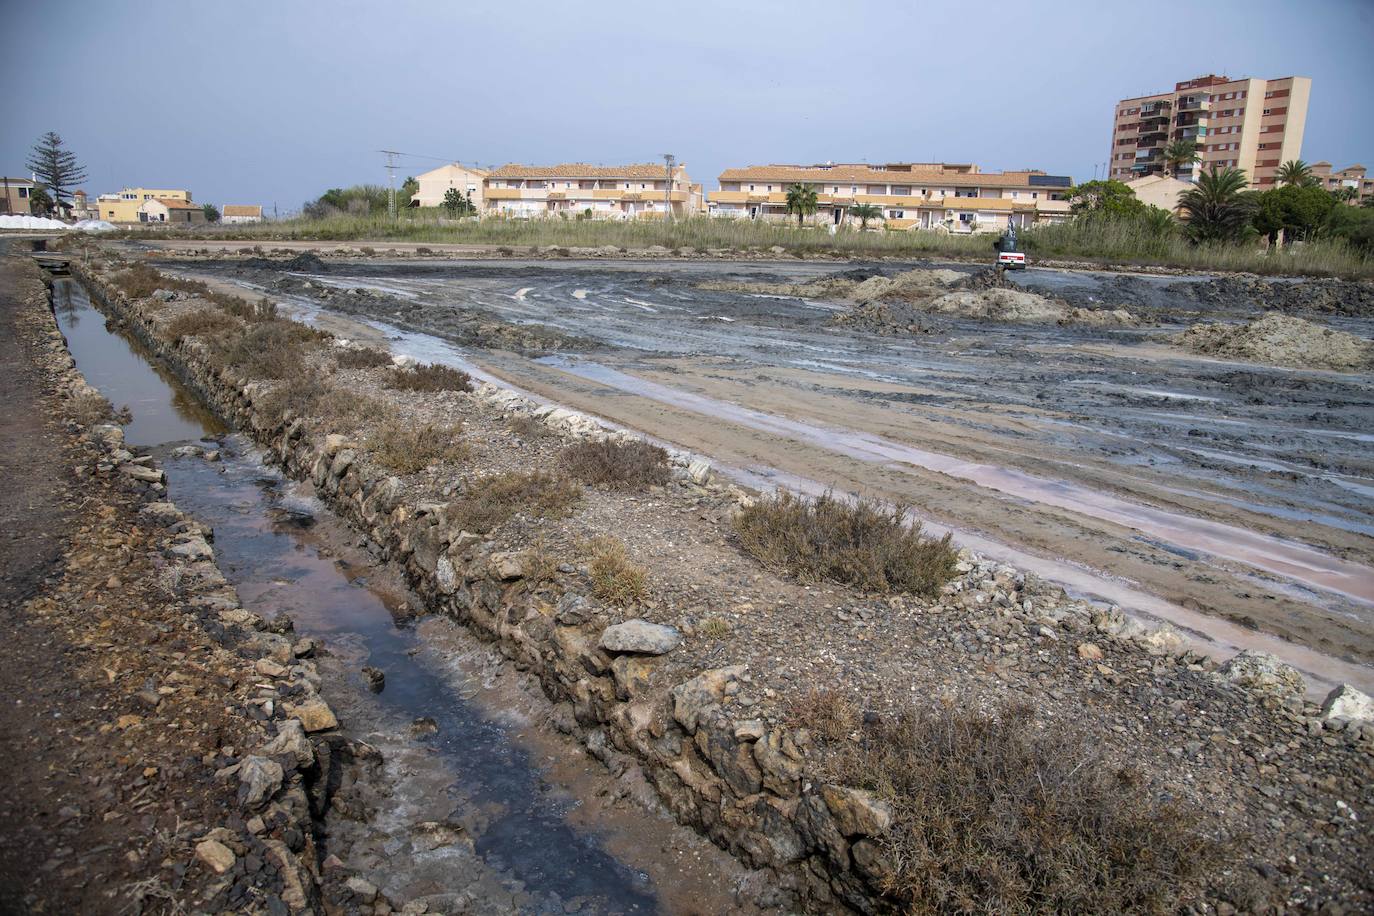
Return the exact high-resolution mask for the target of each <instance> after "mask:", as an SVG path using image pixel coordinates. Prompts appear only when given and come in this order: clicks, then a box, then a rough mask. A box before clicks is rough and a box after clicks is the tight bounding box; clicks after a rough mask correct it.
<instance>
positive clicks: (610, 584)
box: [587, 537, 648, 605]
mask: <svg viewBox="0 0 1374 916" xmlns="http://www.w3.org/2000/svg"><path fill="white" fill-rule="evenodd" d="M590 552H591V559H590V562H589V563H588V565H587V568H588V570H589V571H590V573H591V579H592V594H594V595H596V597H598V598H600V599H601V600H602V601H606V602H609V603H611V604H616V605H626V604H631V603H633V602H636V601H640V600H642V599H643V598H644V596H645V595H646V594H648V572H647V571H646V570H645V569H644V567H642V566H639V565H636V564H635V563H634V562H633V561H631V560H630V558H629V556H627V555H626V553H625V545H624V544H623V543H621V542H620V541H617V540H616V539H615V538H609V537H599V538H595V539H594V540H593V541H592V542H591V548H590Z"/></svg>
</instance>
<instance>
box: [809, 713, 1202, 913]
mask: <svg viewBox="0 0 1374 916" xmlns="http://www.w3.org/2000/svg"><path fill="white" fill-rule="evenodd" d="M1101 748H1102V743H1101V741H1100V740H1098V739H1097V738H1094V737H1092V736H1091V735H1090V734H1088V732H1087V731H1086V730H1083V731H1076V732H1075V731H1068V732H1065V731H1061V732H1056V733H1054V734H1045V733H1042V732H1040V731H1039V730H1038V729H1037V728H1036V726H1035V724H1034V722H1033V721H1032V718H1031V712H1030V709H1029V707H1025V706H1021V707H1016V706H1008V707H1007V708H1005V709H1004V710H1003V711H1002V712H1001V713H1000V714H998V715H996V716H985V715H983V714H981V713H978V712H969V711H962V710H952V709H945V710H942V711H940V712H937V713H929V714H911V715H906V716H903V717H900V718H897V719H895V720H891V721H881V722H879V723H878V724H877V725H875V726H873V727H870V728H868V729H866V730H865V731H864V733H863V737H862V740H861V741H860V742H859V743H857V744H855V743H854V742H851V741H843V740H839V741H837V742H835V743H834V746H833V748H832V750H833V754H832V755H831V757H830V758H829V759H828V763H827V766H828V767H830V768H832V770H833V773H832V775H833V776H834V777H835V778H836V781H837V782H840V783H842V784H845V785H852V786H857V787H859V788H862V789H867V790H868V791H870V792H873V793H874V794H875V795H876V796H878V797H879V798H881V799H882V800H883V801H885V802H886V803H887V804H888V805H890V806H891V808H892V812H893V824H892V827H891V828H890V829H889V831H888V833H887V835H886V836H885V837H883V838H882V841H881V845H882V848H883V852H884V854H885V856H886V857H887V859H888V860H889V863H890V865H891V867H892V871H891V874H890V875H889V877H888V878H887V880H886V881H885V882H884V883H885V887H884V888H883V889H884V891H885V892H886V893H888V894H890V895H892V896H894V897H896V898H897V899H898V900H899V901H900V905H901V906H902V908H903V909H904V910H905V911H906V912H920V913H933V912H941V913H943V912H952V913H1173V912H1176V911H1178V910H1179V909H1180V907H1181V906H1182V904H1183V903H1185V902H1186V901H1187V900H1188V899H1189V897H1190V896H1192V895H1194V894H1195V893H1197V891H1198V890H1199V889H1200V887H1201V886H1202V884H1203V883H1204V882H1205V881H1206V879H1207V876H1208V874H1209V873H1210V872H1211V871H1212V870H1213V869H1214V868H1215V867H1216V866H1217V865H1218V864H1220V863H1221V861H1222V860H1223V858H1224V854H1225V846H1224V845H1223V844H1221V843H1219V842H1217V841H1214V840H1211V839H1209V838H1208V837H1206V836H1205V835H1204V834H1203V833H1202V832H1201V831H1200V830H1199V829H1198V826H1197V824H1198V816H1197V814H1195V813H1194V812H1191V811H1189V810H1187V809H1186V808H1184V807H1183V806H1182V805H1181V804H1179V803H1178V802H1176V801H1171V800H1168V799H1160V798H1157V797H1155V796H1154V795H1153V794H1152V793H1151V792H1149V791H1147V790H1146V789H1145V788H1144V786H1143V785H1142V783H1141V780H1140V778H1139V776H1138V775H1137V774H1136V773H1134V772H1132V771H1130V770H1125V769H1122V768H1120V767H1118V766H1115V765H1113V764H1112V763H1111V762H1109V761H1108V760H1107V759H1106V758H1105V757H1104V755H1103V753H1102V750H1101Z"/></svg>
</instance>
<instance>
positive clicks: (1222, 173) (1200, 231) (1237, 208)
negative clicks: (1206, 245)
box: [1178, 167, 1254, 242]
mask: <svg viewBox="0 0 1374 916" xmlns="http://www.w3.org/2000/svg"><path fill="white" fill-rule="evenodd" d="M1245 187H1246V181H1245V173H1244V172H1242V171H1241V170H1240V169H1235V168H1226V169H1217V168H1216V167H1213V168H1212V170H1211V171H1209V172H1203V173H1202V174H1201V175H1199V176H1198V178H1197V182H1196V183H1195V184H1194V185H1193V187H1191V188H1189V189H1188V190H1187V191H1184V192H1183V193H1182V194H1180V195H1179V196H1178V203H1179V206H1181V207H1183V209H1184V210H1186V211H1187V212H1188V236H1189V237H1190V238H1191V239H1192V240H1193V241H1194V242H1234V241H1237V240H1239V239H1240V237H1241V236H1242V235H1243V234H1244V232H1245V229H1246V227H1247V226H1248V225H1249V223H1250V215H1251V213H1252V212H1253V211H1254V200H1253V199H1252V198H1251V197H1250V196H1249V195H1248V194H1246V193H1245Z"/></svg>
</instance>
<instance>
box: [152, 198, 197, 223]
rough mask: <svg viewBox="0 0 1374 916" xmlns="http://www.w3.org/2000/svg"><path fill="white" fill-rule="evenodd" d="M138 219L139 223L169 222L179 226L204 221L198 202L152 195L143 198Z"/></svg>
mask: <svg viewBox="0 0 1374 916" xmlns="http://www.w3.org/2000/svg"><path fill="white" fill-rule="evenodd" d="M138 221H139V222H140V223H171V224H173V225H179V226H186V225H190V224H193V223H203V222H205V209H204V208H203V207H201V205H200V204H197V203H192V202H191V201H189V200H178V199H176V198H171V197H168V198H165V199H161V200H159V199H158V198H156V197H154V198H152V199H150V200H145V201H144V202H143V203H142V204H141V205H140V206H139V208H138Z"/></svg>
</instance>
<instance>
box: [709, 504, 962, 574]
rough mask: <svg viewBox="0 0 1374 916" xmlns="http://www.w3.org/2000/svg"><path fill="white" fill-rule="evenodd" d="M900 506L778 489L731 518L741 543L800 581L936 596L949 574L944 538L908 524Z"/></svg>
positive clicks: (951, 558) (951, 556)
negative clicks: (928, 533)
mask: <svg viewBox="0 0 1374 916" xmlns="http://www.w3.org/2000/svg"><path fill="white" fill-rule="evenodd" d="M905 517H906V512H905V510H904V509H903V508H902V507H900V506H889V505H885V504H883V503H879V502H875V501H871V500H866V499H860V500H858V501H857V502H853V503H849V502H844V501H842V500H839V499H836V498H835V497H834V496H832V495H831V494H829V493H827V494H825V495H823V496H820V497H817V498H816V499H814V500H810V499H805V498H803V497H799V496H794V495H792V494H791V493H788V492H787V491H785V490H779V491H778V492H777V493H776V494H774V495H773V496H770V497H767V498H764V499H761V500H759V501H758V502H757V503H755V504H754V505H752V506H749V507H747V508H745V509H742V510H741V511H740V513H739V514H738V516H736V519H735V531H736V533H738V535H739V538H740V542H741V544H742V545H743V547H744V549H745V550H746V551H748V552H749V553H750V554H751V555H753V556H754V557H755V558H756V559H758V560H759V561H760V562H761V563H763V564H764V565H766V566H772V567H776V568H779V569H784V570H786V571H788V572H790V573H791V574H792V575H794V576H796V577H797V578H799V579H801V580H803V581H816V580H820V579H830V580H832V581H834V582H839V583H842V584H845V585H853V586H856V587H858V588H861V589H863V590H865V591H870V592H894V591H896V592H911V593H914V594H918V595H926V596H933V595H935V594H937V593H938V592H939V590H940V586H942V585H943V584H944V583H945V582H946V581H948V579H949V578H950V576H952V575H953V574H954V564H955V561H956V556H955V551H954V548H953V546H951V544H950V538H949V536H948V535H946V536H945V537H943V538H940V539H938V540H937V539H935V538H930V537H926V536H924V535H923V534H922V533H921V526H920V525H919V524H916V525H910V526H908V525H907V523H906V520H905Z"/></svg>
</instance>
